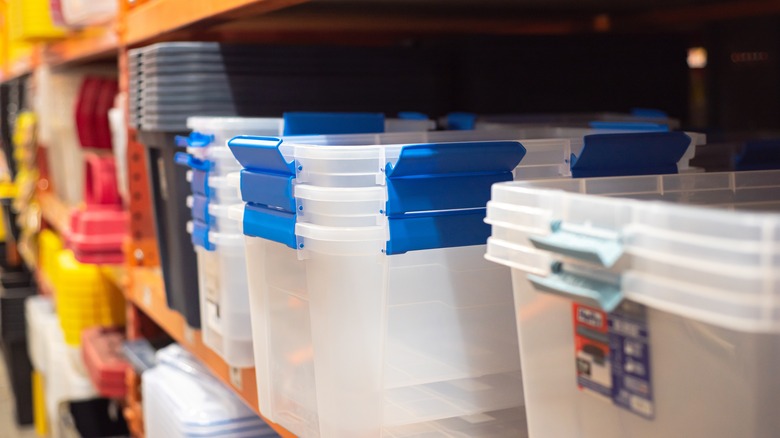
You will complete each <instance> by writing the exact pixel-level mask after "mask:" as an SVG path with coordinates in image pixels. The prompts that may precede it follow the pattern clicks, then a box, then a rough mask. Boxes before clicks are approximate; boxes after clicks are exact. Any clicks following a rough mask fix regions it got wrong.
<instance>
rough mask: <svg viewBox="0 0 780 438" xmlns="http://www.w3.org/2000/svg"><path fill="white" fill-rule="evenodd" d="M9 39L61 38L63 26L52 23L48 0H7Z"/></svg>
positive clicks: (63, 34)
mask: <svg viewBox="0 0 780 438" xmlns="http://www.w3.org/2000/svg"><path fill="white" fill-rule="evenodd" d="M7 26H8V29H9V31H10V38H11V40H23V41H30V42H36V41H46V40H51V39H59V38H63V37H65V35H66V30H65V28H62V27H58V26H55V25H54V22H53V20H52V17H51V10H50V8H49V0H8V22H7Z"/></svg>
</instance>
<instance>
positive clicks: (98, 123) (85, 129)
mask: <svg viewBox="0 0 780 438" xmlns="http://www.w3.org/2000/svg"><path fill="white" fill-rule="evenodd" d="M117 91H118V84H117V81H116V80H115V79H108V78H100V77H96V76H87V77H85V78H84V82H83V83H82V84H81V88H80V89H79V96H78V100H77V101H76V130H77V132H78V135H79V141H80V142H81V146H82V147H85V148H98V149H109V150H110V149H111V129H110V126H109V122H108V110H109V109H111V107H112V106H113V105H114V98H115V97H116V94H117Z"/></svg>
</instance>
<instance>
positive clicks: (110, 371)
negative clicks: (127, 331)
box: [81, 327, 130, 399]
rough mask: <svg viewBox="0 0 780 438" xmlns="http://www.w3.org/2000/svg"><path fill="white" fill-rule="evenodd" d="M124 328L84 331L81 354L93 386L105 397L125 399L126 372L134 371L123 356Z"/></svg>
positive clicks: (102, 328) (101, 328)
mask: <svg viewBox="0 0 780 438" xmlns="http://www.w3.org/2000/svg"><path fill="white" fill-rule="evenodd" d="M124 341H125V335H124V334H123V330H122V329H117V328H105V327H96V328H92V329H88V330H84V333H83V334H82V340H81V345H82V347H81V354H82V356H83V359H84V364H85V365H86V367H87V371H88V372H89V377H90V379H91V380H92V383H93V384H94V385H95V388H97V391H98V393H99V394H100V395H101V396H102V397H108V398H118V399H124V397H125V394H126V393H127V383H126V381H125V373H126V372H127V370H128V369H129V368H130V366H129V365H128V363H127V361H126V360H125V358H124V355H123V354H122V343H123V342H124Z"/></svg>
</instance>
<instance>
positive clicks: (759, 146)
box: [734, 139, 780, 170]
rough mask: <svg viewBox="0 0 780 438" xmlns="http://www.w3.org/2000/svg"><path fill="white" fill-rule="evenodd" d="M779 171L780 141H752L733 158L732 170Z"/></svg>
mask: <svg viewBox="0 0 780 438" xmlns="http://www.w3.org/2000/svg"><path fill="white" fill-rule="evenodd" d="M772 169H780V139H769V140H752V141H748V142H746V143H745V147H744V148H743V149H742V152H740V153H739V155H737V156H736V157H735V162H734V170H772Z"/></svg>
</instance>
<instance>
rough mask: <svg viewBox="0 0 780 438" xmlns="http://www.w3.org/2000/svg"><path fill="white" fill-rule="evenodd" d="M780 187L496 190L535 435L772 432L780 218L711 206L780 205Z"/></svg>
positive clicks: (656, 180)
mask: <svg viewBox="0 0 780 438" xmlns="http://www.w3.org/2000/svg"><path fill="white" fill-rule="evenodd" d="M779 188H780V171H756V172H741V173H711V174H691V175H666V176H645V177H622V178H593V179H585V180H580V181H571V180H569V181H563V180H551V181H540V182H528V183H526V182H522V183H520V182H518V183H508V184H498V185H496V186H494V187H493V194H492V200H491V201H490V204H489V205H488V222H490V223H491V224H492V227H493V234H492V237H491V239H490V240H489V242H488V251H487V258H488V259H490V260H493V261H495V262H498V263H500V264H503V265H506V266H510V267H512V269H513V283H514V290H515V302H516V309H517V320H518V331H519V339H520V351H521V353H522V356H521V359H522V364H523V379H524V388H525V397H526V409H527V413H528V424H529V428H530V433H531V436H544V437H546V436H580V437H615V438H618V437H621V438H622V437H658V436H707V437H724V438H725V437H733V436H751V437H772V436H775V435H776V434H777V431H778V430H780V420H779V419H778V416H777V415H774V414H773V412H774V409H775V408H774V404H775V403H774V400H775V399H776V397H777V393H778V389H780V379H778V376H777V373H776V370H775V368H774V365H773V363H774V362H773V360H772V359H770V358H776V357H778V355H780V342H778V339H779V338H778V330H779V329H780V323H778V312H777V311H776V304H775V303H774V302H775V301H776V297H777V294H778V284H780V283H779V282H778V272H780V269H778V260H780V258H779V257H778V236H780V234H779V233H778V231H780V216H779V215H778V214H777V213H760V212H743V211H719V210H716V209H711V208H704V207H703V206H704V205H709V206H718V207H721V208H722V209H725V210H731V209H743V208H744V209H750V210H762V209H765V210H774V211H775V212H777V211H780V190H778V189H779ZM566 192H574V193H566ZM615 196H616V197H621V198H622V197H630V198H637V199H634V200H631V199H614V198H609V197H615ZM652 201H664V202H652ZM674 203H677V204H694V205H695V206H690V205H674ZM546 292H550V293H546ZM575 358H576V360H575ZM575 364H576V366H575ZM594 394H595V396H594ZM691 394H696V400H695V402H692V401H691V398H690V396H691Z"/></svg>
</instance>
